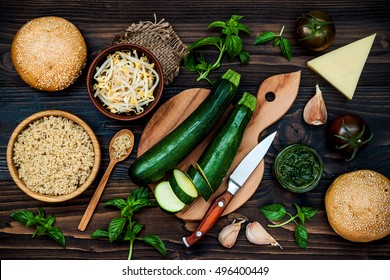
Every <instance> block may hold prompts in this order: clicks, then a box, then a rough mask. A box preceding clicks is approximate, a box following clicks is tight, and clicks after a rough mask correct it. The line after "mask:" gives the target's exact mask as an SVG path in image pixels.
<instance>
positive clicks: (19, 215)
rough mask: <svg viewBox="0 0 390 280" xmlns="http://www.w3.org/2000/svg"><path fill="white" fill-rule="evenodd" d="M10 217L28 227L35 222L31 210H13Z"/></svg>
mask: <svg viewBox="0 0 390 280" xmlns="http://www.w3.org/2000/svg"><path fill="white" fill-rule="evenodd" d="M10 218H11V219H13V220H15V221H17V222H20V223H22V224H23V225H25V226H26V227H29V226H31V225H33V224H34V223H36V220H35V218H34V214H33V212H31V211H29V210H20V211H18V212H14V213H12V214H11V215H10Z"/></svg>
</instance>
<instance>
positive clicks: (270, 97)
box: [265, 91, 276, 102]
mask: <svg viewBox="0 0 390 280" xmlns="http://www.w3.org/2000/svg"><path fill="white" fill-rule="evenodd" d="M275 98H276V95H275V93H274V92H272V91H269V92H267V93H266V94H265V100H267V101H268V102H272V101H274V100H275Z"/></svg>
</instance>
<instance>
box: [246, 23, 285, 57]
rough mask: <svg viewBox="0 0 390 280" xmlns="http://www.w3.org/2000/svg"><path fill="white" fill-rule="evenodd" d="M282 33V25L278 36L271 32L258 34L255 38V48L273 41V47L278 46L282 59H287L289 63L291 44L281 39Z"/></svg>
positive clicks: (283, 38)
mask: <svg viewBox="0 0 390 280" xmlns="http://www.w3.org/2000/svg"><path fill="white" fill-rule="evenodd" d="M283 31H284V25H283V27H282V29H281V30H280V32H279V34H275V33H274V32H272V31H266V32H264V33H262V34H260V35H259V36H257V38H256V40H255V43H254V44H255V45H256V46H257V45H261V44H264V43H267V42H269V41H272V40H273V41H274V47H277V46H279V49H280V51H281V52H282V54H283V55H284V57H285V58H287V60H288V61H290V60H291V58H292V44H291V42H290V40H288V39H287V38H285V37H283Z"/></svg>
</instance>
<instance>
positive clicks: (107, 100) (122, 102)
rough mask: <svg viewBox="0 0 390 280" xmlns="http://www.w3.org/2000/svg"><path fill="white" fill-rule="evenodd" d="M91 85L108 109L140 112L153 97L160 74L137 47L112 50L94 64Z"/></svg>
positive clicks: (127, 112)
mask: <svg viewBox="0 0 390 280" xmlns="http://www.w3.org/2000/svg"><path fill="white" fill-rule="evenodd" d="M94 79H95V80H96V83H95V84H94V86H93V89H94V90H95V97H98V98H99V99H100V100H101V101H102V102H103V104H104V105H105V106H106V107H107V108H108V109H109V110H110V111H111V112H112V113H126V114H131V113H132V112H133V113H135V114H140V113H142V112H143V111H144V108H145V107H146V106H147V105H148V104H149V103H151V102H152V101H153V100H154V95H153V93H154V90H155V89H156V87H157V85H158V83H159V81H160V78H159V76H158V73H157V71H156V70H155V69H154V63H150V62H149V61H148V58H147V57H146V56H145V55H144V54H142V55H141V56H138V54H137V51H136V50H133V51H116V52H115V53H114V54H109V55H108V56H107V60H106V61H105V62H104V63H103V64H102V65H101V66H100V67H96V74H95V75H94Z"/></svg>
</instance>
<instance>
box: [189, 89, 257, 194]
mask: <svg viewBox="0 0 390 280" xmlns="http://www.w3.org/2000/svg"><path fill="white" fill-rule="evenodd" d="M256 101H257V99H256V97H255V96H253V95H251V94H249V93H247V92H245V93H244V95H243V97H242V98H241V99H240V100H239V102H238V104H237V105H236V107H235V109H234V110H233V111H232V112H231V114H230V115H229V118H228V120H227V121H226V123H225V124H224V126H223V127H222V128H221V129H220V130H219V132H218V133H217V135H216V136H215V137H214V138H213V139H212V140H211V142H210V143H209V145H208V146H207V147H206V149H205V151H204V152H203V153H202V155H201V156H200V158H199V160H198V162H197V163H198V165H199V166H200V168H201V170H202V172H203V173H204V175H202V174H201V173H200V172H199V170H196V168H195V167H193V166H190V168H189V169H188V171H187V174H188V176H189V177H190V178H191V180H192V182H193V183H194V185H195V187H196V188H197V189H198V192H199V193H200V195H201V196H202V197H203V198H204V199H205V200H206V201H207V200H208V199H209V198H210V196H211V194H210V193H214V192H215V191H216V190H217V189H218V188H219V186H220V185H221V183H222V182H223V180H224V178H225V177H226V174H227V172H228V171H229V169H230V167H231V165H232V163H233V160H234V158H235V156H236V154H237V151H238V148H239V146H240V144H241V141H242V137H243V135H244V131H245V128H246V127H247V125H248V123H249V121H250V119H251V118H252V115H253V111H254V110H255V107H256ZM204 177H206V178H207V180H208V182H209V185H208V184H207V183H206V182H205V179H204ZM210 186H211V188H212V191H211V192H210Z"/></svg>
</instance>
